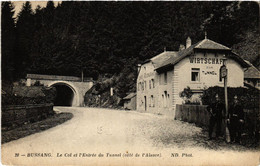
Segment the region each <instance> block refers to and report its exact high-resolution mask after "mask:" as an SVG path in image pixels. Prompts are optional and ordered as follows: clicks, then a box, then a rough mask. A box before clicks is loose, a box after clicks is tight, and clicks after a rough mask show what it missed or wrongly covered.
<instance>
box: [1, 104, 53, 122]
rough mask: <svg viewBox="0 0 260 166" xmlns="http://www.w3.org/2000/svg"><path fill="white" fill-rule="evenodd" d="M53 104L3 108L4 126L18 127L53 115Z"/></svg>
mask: <svg viewBox="0 0 260 166" xmlns="http://www.w3.org/2000/svg"><path fill="white" fill-rule="evenodd" d="M53 114H54V111H53V104H34V105H13V106H5V107H2V126H7V127H9V126H17V125H21V124H23V123H25V122H28V121H30V122H35V121H38V120H41V119H44V118H46V117H47V116H49V115H53Z"/></svg>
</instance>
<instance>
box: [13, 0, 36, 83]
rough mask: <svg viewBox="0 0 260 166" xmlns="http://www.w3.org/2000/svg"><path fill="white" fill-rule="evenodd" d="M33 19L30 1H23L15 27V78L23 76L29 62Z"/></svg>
mask: <svg viewBox="0 0 260 166" xmlns="http://www.w3.org/2000/svg"><path fill="white" fill-rule="evenodd" d="M34 25H35V24H34V19H33V11H32V7H31V3H30V2H28V1H27V2H25V3H24V4H23V7H22V9H21V11H20V12H19V13H18V17H17V23H16V29H17V34H16V35H17V41H16V42H17V43H16V46H17V48H16V58H15V66H16V71H15V73H16V74H17V75H16V77H17V78H24V77H25V74H26V71H28V68H29V66H30V64H31V57H30V53H31V49H32V43H33V42H34V41H33V35H34V31H35V26H34Z"/></svg>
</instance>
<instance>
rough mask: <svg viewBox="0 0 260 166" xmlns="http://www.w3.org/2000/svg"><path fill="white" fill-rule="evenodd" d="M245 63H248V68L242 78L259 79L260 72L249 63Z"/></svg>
mask: <svg viewBox="0 0 260 166" xmlns="http://www.w3.org/2000/svg"><path fill="white" fill-rule="evenodd" d="M245 62H246V63H248V64H249V65H250V67H249V68H248V69H247V70H245V72H244V77H245V78H249V79H250V78H251V79H252V78H253V79H260V71H259V70H258V69H257V68H256V67H255V66H254V65H253V64H251V63H250V62H249V61H246V60H245Z"/></svg>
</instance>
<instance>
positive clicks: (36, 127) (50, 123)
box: [1, 112, 73, 144]
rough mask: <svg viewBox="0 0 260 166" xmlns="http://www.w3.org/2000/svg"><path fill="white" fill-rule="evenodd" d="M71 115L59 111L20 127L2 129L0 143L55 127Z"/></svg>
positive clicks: (71, 115)
mask: <svg viewBox="0 0 260 166" xmlns="http://www.w3.org/2000/svg"><path fill="white" fill-rule="evenodd" d="M72 117H73V114H72V113H67V112H66V113H59V114H54V115H53V116H50V117H48V118H46V119H44V120H41V121H38V122H35V123H28V124H24V125H22V126H20V127H17V128H14V129H12V130H8V131H3V130H2V140H1V142H2V144H4V143H7V142H10V141H13V140H17V139H19V138H23V137H26V136H28V135H31V134H34V133H38V132H41V131H44V130H47V129H49V128H52V127H55V126H57V125H59V124H62V123H64V122H66V121H67V120H70V119H71V118H72Z"/></svg>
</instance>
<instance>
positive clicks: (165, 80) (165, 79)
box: [164, 72, 167, 84]
mask: <svg viewBox="0 0 260 166" xmlns="http://www.w3.org/2000/svg"><path fill="white" fill-rule="evenodd" d="M164 83H165V84H167V72H165V73H164Z"/></svg>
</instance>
